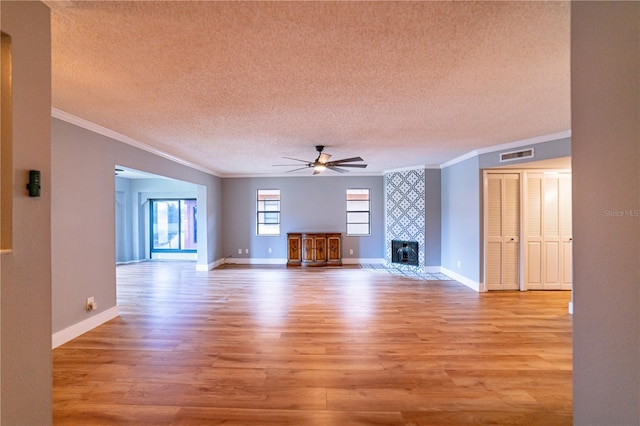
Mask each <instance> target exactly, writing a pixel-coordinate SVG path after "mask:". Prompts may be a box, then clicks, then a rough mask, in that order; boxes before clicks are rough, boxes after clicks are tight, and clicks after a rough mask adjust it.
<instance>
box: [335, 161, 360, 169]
mask: <svg viewBox="0 0 640 426" xmlns="http://www.w3.org/2000/svg"><path fill="white" fill-rule="evenodd" d="M335 166H340V167H359V168H361V169H364V168H365V167H367V165H366V164H335V165H334V164H333V162H332V163H329V164H327V167H335Z"/></svg>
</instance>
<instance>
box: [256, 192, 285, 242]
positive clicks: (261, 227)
mask: <svg viewBox="0 0 640 426" xmlns="http://www.w3.org/2000/svg"><path fill="white" fill-rule="evenodd" d="M256 233H257V234H258V235H280V190H279V189H258V226H257V227H256Z"/></svg>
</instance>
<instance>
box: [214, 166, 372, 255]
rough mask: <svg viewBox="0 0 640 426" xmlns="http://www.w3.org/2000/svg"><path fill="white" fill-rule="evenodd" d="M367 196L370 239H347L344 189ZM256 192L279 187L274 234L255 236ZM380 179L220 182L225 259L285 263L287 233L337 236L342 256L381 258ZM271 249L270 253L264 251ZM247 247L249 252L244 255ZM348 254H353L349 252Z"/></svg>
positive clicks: (273, 179)
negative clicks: (367, 193) (278, 222)
mask: <svg viewBox="0 0 640 426" xmlns="http://www.w3.org/2000/svg"><path fill="white" fill-rule="evenodd" d="M360 188H362V189H369V190H370V191H371V192H370V194H371V235H370V236H361V237H349V236H346V235H345V233H346V190H347V189H360ZM258 189H279V190H280V199H281V202H280V208H281V228H280V235H279V236H258V235H256V194H257V190H258ZM383 197H384V192H383V178H382V176H301V177H295V178H294V177H291V178H290V177H269V178H266V177H265V178H251V177H247V178H226V179H223V180H222V209H223V211H222V221H223V223H224V228H223V231H222V241H223V252H224V256H225V257H226V256H232V257H233V258H254V259H267V260H269V259H272V260H273V261H274V262H275V261H276V260H277V259H286V257H287V240H286V238H287V233H288V232H300V231H324V232H330V231H331V232H340V233H342V234H343V238H342V258H343V260H344V261H348V259H354V260H355V259H381V258H383V257H384V217H383V216H384V210H383ZM269 248H271V253H269ZM238 249H241V250H242V254H238ZM245 249H249V254H246V253H245ZM350 250H353V254H350Z"/></svg>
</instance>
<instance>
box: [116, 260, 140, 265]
mask: <svg viewBox="0 0 640 426" xmlns="http://www.w3.org/2000/svg"><path fill="white" fill-rule="evenodd" d="M146 261H147V259H138V260H127V261H125V262H116V265H129V264H131V263H142V262H146Z"/></svg>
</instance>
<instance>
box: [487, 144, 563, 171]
mask: <svg viewBox="0 0 640 426" xmlns="http://www.w3.org/2000/svg"><path fill="white" fill-rule="evenodd" d="M528 148H533V149H534V158H527V159H524V160H513V161H508V162H505V163H501V162H500V154H502V153H504V152H512V151H521V150H525V149H528ZM570 156H571V138H564V139H558V140H554V141H549V142H542V143H538V144H535V145H529V146H523V147H520V148H515V149H503V150H500V151H495V152H487V153H484V154H481V155H480V159H479V167H480V168H481V169H487V168H491V167H500V166H504V165H507V164H508V165H509V166H513V165H515V164H521V163H530V162H532V161H540V160H548V159H551V158H561V157H570Z"/></svg>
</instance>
